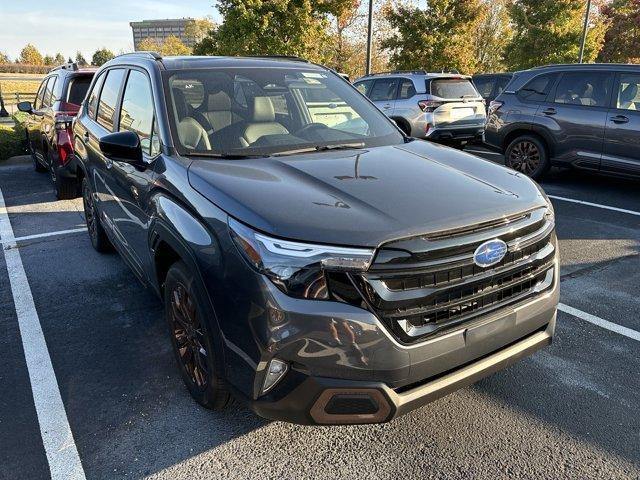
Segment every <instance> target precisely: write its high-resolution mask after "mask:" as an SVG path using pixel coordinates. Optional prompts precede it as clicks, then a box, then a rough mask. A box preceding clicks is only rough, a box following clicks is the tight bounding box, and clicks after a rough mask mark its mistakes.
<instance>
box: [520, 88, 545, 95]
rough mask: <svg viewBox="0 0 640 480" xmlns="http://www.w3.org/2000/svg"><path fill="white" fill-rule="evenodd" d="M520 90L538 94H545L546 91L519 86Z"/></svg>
mask: <svg viewBox="0 0 640 480" xmlns="http://www.w3.org/2000/svg"><path fill="white" fill-rule="evenodd" d="M520 90H521V91H523V92H531V93H537V94H538V95H546V93H544V92H541V91H540V90H536V89H535V88H521V89H520Z"/></svg>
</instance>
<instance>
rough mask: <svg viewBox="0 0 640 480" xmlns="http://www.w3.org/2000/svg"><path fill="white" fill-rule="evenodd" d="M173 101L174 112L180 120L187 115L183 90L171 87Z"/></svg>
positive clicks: (187, 107) (187, 109) (187, 106)
mask: <svg viewBox="0 0 640 480" xmlns="http://www.w3.org/2000/svg"><path fill="white" fill-rule="evenodd" d="M172 92H173V102H174V103H175V106H176V113H177V114H178V119H179V120H182V119H183V118H184V117H186V116H188V115H189V105H188V104H187V98H186V97H185V96H184V92H183V91H182V90H181V89H179V88H173V89H172Z"/></svg>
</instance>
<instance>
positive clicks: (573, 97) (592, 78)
mask: <svg viewBox="0 0 640 480" xmlns="http://www.w3.org/2000/svg"><path fill="white" fill-rule="evenodd" d="M610 83H611V74H609V73H607V72H571V73H565V74H563V75H562V78H561V79H560V82H558V87H557V88H556V95H555V100H554V101H555V103H568V104H570V105H582V106H587V107H604V106H606V105H607V100H608V98H609V89H610Z"/></svg>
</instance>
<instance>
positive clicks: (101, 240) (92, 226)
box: [82, 178, 113, 253]
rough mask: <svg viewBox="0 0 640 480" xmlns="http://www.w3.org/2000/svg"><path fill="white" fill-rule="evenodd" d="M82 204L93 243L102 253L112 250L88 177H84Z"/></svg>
mask: <svg viewBox="0 0 640 480" xmlns="http://www.w3.org/2000/svg"><path fill="white" fill-rule="evenodd" d="M82 204H83V205H84V218H85V222H86V224H87V230H88V231H89V238H90V239H91V245H93V248H94V249H95V250H96V251H97V252H100V253H106V252H111V251H112V250H113V246H112V245H111V242H110V241H109V237H107V232H105V231H104V227H103V226H102V223H100V216H99V213H98V210H97V207H96V204H95V201H94V198H93V193H92V192H91V187H90V186H89V182H88V181H87V179H86V178H84V179H82Z"/></svg>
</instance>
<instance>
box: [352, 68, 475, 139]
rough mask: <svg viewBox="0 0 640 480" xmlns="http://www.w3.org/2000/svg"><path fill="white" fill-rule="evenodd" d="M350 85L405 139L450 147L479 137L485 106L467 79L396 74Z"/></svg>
mask: <svg viewBox="0 0 640 480" xmlns="http://www.w3.org/2000/svg"><path fill="white" fill-rule="evenodd" d="M354 85H355V87H356V88H357V89H358V90H360V92H361V93H363V94H365V95H366V96H367V97H369V99H370V100H371V101H373V103H375V104H376V106H377V107H378V108H380V109H381V110H382V111H383V112H384V113H385V114H386V115H387V116H388V117H390V118H391V119H393V120H394V121H395V122H396V123H397V124H398V126H399V127H400V128H401V129H402V130H403V131H404V132H405V133H406V134H407V135H409V136H412V137H418V138H426V139H429V140H434V141H439V142H443V143H454V144H459V143H461V142H463V141H468V140H473V139H476V138H478V139H479V138H481V137H482V132H483V130H484V122H485V118H486V111H485V104H484V101H483V99H482V97H481V96H480V94H479V93H478V91H477V90H476V87H474V86H473V83H471V77H469V76H466V75H458V74H451V73H428V72H425V71H406V72H405V71H396V72H384V73H374V74H371V75H366V76H364V77H361V78H359V79H358V80H356V81H355V82H354Z"/></svg>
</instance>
